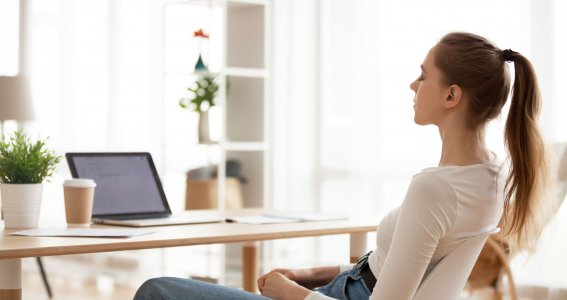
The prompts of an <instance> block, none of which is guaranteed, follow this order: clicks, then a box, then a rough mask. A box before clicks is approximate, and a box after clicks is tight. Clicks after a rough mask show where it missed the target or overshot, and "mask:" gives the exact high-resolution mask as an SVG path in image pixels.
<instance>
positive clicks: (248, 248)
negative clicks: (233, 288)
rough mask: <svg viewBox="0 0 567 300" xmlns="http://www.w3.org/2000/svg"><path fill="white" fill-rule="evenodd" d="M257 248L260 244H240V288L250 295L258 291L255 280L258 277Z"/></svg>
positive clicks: (258, 256)
mask: <svg viewBox="0 0 567 300" xmlns="http://www.w3.org/2000/svg"><path fill="white" fill-rule="evenodd" d="M259 248H260V242H248V243H243V244H242V288H244V290H245V291H249V292H252V293H256V292H257V290H258V285H257V284H256V280H257V278H258V276H259V274H258V273H259V264H258V262H259V260H260V255H259Z"/></svg>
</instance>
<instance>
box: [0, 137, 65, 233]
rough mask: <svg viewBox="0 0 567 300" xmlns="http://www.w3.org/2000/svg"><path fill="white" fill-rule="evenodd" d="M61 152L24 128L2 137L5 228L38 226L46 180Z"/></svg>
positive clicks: (0, 186) (0, 184) (0, 160)
mask: <svg viewBox="0 0 567 300" xmlns="http://www.w3.org/2000/svg"><path fill="white" fill-rule="evenodd" d="M60 161H61V156H59V155H56V154H55V153H54V152H53V151H50V150H48V149H47V148H46V143H45V141H43V140H38V141H36V142H35V143H34V142H32V141H31V140H30V139H29V137H28V136H27V135H26V134H25V133H24V132H23V131H22V130H18V131H16V132H15V133H14V134H13V135H12V136H10V137H9V138H7V139H6V137H4V136H2V140H1V141H0V192H1V197H2V213H3V216H4V226H5V228H6V229H13V228H36V227H37V224H38V221H39V210H40V207H41V197H42V192H43V184H42V183H43V181H44V180H45V179H47V178H49V177H51V175H52V174H53V171H55V168H56V166H57V164H58V163H59V162H60Z"/></svg>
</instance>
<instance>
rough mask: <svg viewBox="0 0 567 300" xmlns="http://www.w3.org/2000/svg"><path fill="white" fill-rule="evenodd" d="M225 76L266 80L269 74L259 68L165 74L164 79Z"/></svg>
mask: <svg viewBox="0 0 567 300" xmlns="http://www.w3.org/2000/svg"><path fill="white" fill-rule="evenodd" d="M207 73H208V74H213V75H218V74H221V73H222V74H224V75H226V76H233V77H251V78H265V77H266V76H267V74H268V72H266V70H264V69H258V68H226V69H224V71H221V72H164V73H163V76H164V77H179V76H184V77H185V76H200V75H203V74H207Z"/></svg>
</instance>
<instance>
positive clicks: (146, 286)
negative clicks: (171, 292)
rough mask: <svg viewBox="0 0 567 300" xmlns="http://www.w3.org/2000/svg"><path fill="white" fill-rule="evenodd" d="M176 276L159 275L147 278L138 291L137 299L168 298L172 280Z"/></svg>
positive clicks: (135, 297)
mask: <svg viewBox="0 0 567 300" xmlns="http://www.w3.org/2000/svg"><path fill="white" fill-rule="evenodd" d="M173 279H174V278H170V277H159V278H152V279H148V280H146V282H144V283H143V284H142V285H141V286H140V287H139V288H138V291H136V295H134V299H135V300H145V299H168V298H169V297H168V288H167V286H168V285H170V284H171V283H170V281H171V280H173Z"/></svg>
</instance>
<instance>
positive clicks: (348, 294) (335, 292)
mask: <svg viewBox="0 0 567 300" xmlns="http://www.w3.org/2000/svg"><path fill="white" fill-rule="evenodd" d="M315 291H317V292H319V293H321V294H323V295H326V296H329V297H331V298H335V299H342V300H350V299H368V298H369V297H370V294H372V292H371V291H370V290H369V289H368V287H367V286H366V283H364V280H363V279H362V277H361V276H360V269H359V268H358V267H354V268H353V269H351V270H349V271H344V272H342V273H340V274H339V275H337V276H336V277H335V278H334V279H333V280H332V281H331V282H329V284H327V285H325V286H323V287H320V288H316V289H315Z"/></svg>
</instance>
